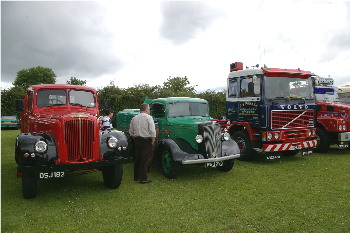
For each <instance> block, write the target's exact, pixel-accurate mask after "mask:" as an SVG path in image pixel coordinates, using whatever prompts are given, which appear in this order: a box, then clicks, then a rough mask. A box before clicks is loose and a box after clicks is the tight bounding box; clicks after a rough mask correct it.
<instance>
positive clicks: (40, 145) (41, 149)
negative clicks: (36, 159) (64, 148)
mask: <svg viewBox="0 0 350 233" xmlns="http://www.w3.org/2000/svg"><path fill="white" fill-rule="evenodd" d="M34 150H35V152H37V153H40V154H42V153H45V152H46V150H47V143H46V142H44V141H38V142H37V143H35V147H34Z"/></svg>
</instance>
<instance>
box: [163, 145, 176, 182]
mask: <svg viewBox="0 0 350 233" xmlns="http://www.w3.org/2000/svg"><path fill="white" fill-rule="evenodd" d="M161 166H162V173H163V175H164V176H165V177H166V178H169V179H175V178H176V177H177V173H178V164H177V162H176V161H174V160H173V156H172V155H171V152H170V150H169V149H168V148H164V149H163V150H162V154H161Z"/></svg>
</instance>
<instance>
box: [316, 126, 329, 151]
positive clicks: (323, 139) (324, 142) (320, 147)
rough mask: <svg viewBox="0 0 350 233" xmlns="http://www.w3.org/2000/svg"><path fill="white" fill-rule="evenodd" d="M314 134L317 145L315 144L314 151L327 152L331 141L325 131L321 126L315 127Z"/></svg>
mask: <svg viewBox="0 0 350 233" xmlns="http://www.w3.org/2000/svg"><path fill="white" fill-rule="evenodd" d="M316 136H317V145H316V149H315V152H318V153H325V152H327V151H328V149H329V147H330V145H331V141H330V138H329V137H328V135H327V133H326V131H325V130H324V129H323V128H321V127H317V128H316Z"/></svg>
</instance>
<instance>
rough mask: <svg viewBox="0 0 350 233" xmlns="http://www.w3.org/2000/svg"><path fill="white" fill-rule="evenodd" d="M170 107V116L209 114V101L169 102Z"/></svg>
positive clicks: (205, 115)
mask: <svg viewBox="0 0 350 233" xmlns="http://www.w3.org/2000/svg"><path fill="white" fill-rule="evenodd" d="M168 108H169V117H182V116H204V117H208V116H209V113H208V104H207V103H189V102H185V103H182V102H175V103H169V105H168Z"/></svg>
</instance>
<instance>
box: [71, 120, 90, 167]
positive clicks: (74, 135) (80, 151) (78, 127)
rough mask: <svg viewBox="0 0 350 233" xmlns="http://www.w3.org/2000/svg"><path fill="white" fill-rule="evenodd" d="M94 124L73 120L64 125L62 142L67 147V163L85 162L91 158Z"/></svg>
mask: <svg viewBox="0 0 350 233" xmlns="http://www.w3.org/2000/svg"><path fill="white" fill-rule="evenodd" d="M94 128H95V126H94V122H93V121H90V120H87V119H80V118H79V119H74V120H70V121H67V122H66V123H65V125H64V140H65V143H66V145H67V152H68V161H81V162H83V161H85V160H90V159H92V158H93V149H92V148H93V142H94Z"/></svg>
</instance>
